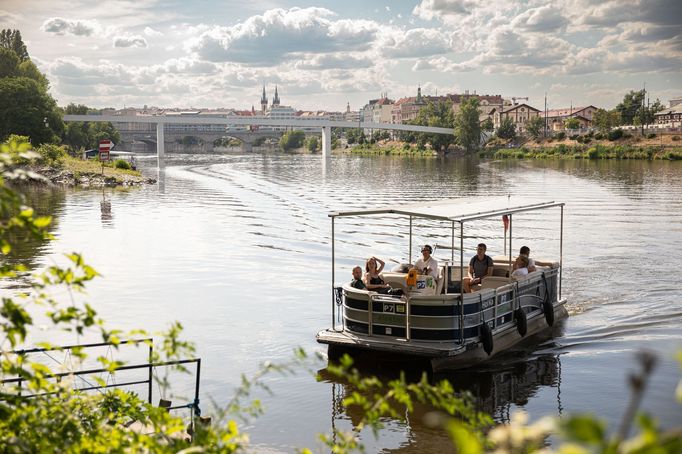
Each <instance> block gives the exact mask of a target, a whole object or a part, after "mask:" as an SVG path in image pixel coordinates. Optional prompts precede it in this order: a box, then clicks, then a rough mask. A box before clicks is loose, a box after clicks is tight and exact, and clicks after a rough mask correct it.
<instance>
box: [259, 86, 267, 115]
mask: <svg viewBox="0 0 682 454" xmlns="http://www.w3.org/2000/svg"><path fill="white" fill-rule="evenodd" d="M267 109H268V97H267V96H266V95H265V84H263V95H262V96H261V98H260V110H261V113H262V114H263V115H265V111H266V110H267Z"/></svg>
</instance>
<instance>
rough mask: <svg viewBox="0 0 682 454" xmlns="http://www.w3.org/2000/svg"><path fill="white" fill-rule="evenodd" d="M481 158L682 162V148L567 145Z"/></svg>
mask: <svg viewBox="0 0 682 454" xmlns="http://www.w3.org/2000/svg"><path fill="white" fill-rule="evenodd" d="M479 156H481V157H488V158H496V159H505V158H515V159H546V158H559V159H646V160H651V159H665V160H671V161H676V160H682V148H672V149H661V148H660V147H654V146H637V145H606V144H596V145H592V146H589V145H565V144H559V145H556V146H543V147H534V148H530V147H521V148H508V149H507V148H505V149H499V150H484V151H481V152H480V153H479Z"/></svg>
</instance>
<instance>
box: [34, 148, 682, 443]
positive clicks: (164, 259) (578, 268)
mask: <svg viewBox="0 0 682 454" xmlns="http://www.w3.org/2000/svg"><path fill="white" fill-rule="evenodd" d="M138 161H139V163H140V166H141V167H143V168H144V166H145V165H146V166H147V167H146V168H144V172H146V173H147V174H148V176H150V177H152V178H157V179H158V181H159V184H158V185H156V186H148V187H143V188H134V189H131V190H127V191H111V192H110V193H109V192H107V194H106V197H107V200H109V201H110V203H111V213H112V215H113V219H102V211H101V205H100V202H101V201H102V194H101V193H100V192H99V191H77V190H69V191H64V192H55V193H44V194H43V195H41V196H40V197H38V198H37V199H34V200H33V203H34V204H36V203H37V204H41V203H44V204H46V205H47V206H49V207H50V208H46V209H45V211H44V212H48V213H49V214H53V215H54V216H55V218H56V224H55V227H54V233H55V236H56V240H55V241H53V242H49V243H46V244H42V245H40V244H38V245H33V246H31V247H27V248H26V249H24V250H22V254H23V257H24V258H25V259H26V260H28V261H30V262H31V264H32V266H44V265H46V264H49V263H51V262H52V261H53V260H55V257H58V256H59V255H60V254H62V253H63V252H69V251H74V250H75V251H82V252H83V253H84V254H85V259H86V261H87V262H88V263H89V264H91V265H93V266H94V267H95V269H97V270H98V271H99V272H100V273H102V274H103V275H104V278H103V279H98V280H95V281H93V282H92V283H91V285H89V286H88V289H89V293H90V301H92V302H93V303H95V307H96V308H97V309H98V310H99V312H100V314H101V315H102V316H103V318H104V319H106V320H107V321H108V322H109V323H110V325H111V327H115V328H121V329H131V328H137V327H140V325H142V326H143V327H144V328H147V329H148V330H150V331H156V330H161V329H164V328H165V327H167V326H168V324H169V323H170V322H171V321H173V320H179V321H181V322H182V324H183V326H184V327H185V330H186V331H185V337H186V338H187V339H189V340H191V341H193V342H195V343H196V345H197V355H198V356H200V357H201V358H202V360H203V361H202V363H203V364H205V365H206V366H205V370H204V368H203V367H202V387H201V392H202V396H201V398H202V402H210V401H211V400H215V401H216V402H218V403H221V402H226V401H227V399H228V398H229V397H231V394H232V391H233V390H234V388H235V387H236V386H238V385H239V383H240V374H241V373H246V374H249V373H251V372H254V371H255V370H256V369H257V368H258V364H259V363H262V362H264V361H272V362H276V363H277V362H279V363H283V362H287V361H288V360H289V359H290V357H291V351H292V349H293V348H294V347H296V346H301V347H303V348H305V349H306V350H308V351H314V350H318V351H319V350H322V349H323V348H322V347H321V346H319V345H317V344H316V343H315V340H314V336H315V333H316V332H317V331H318V330H320V329H324V328H327V327H328V326H329V324H330V319H331V314H330V304H329V303H330V298H329V292H330V286H331V267H330V255H331V249H330V239H331V231H330V230H331V229H330V221H329V219H328V217H327V214H328V212H330V211H332V210H338V209H351V208H353V207H364V206H367V205H371V204H375V205H376V204H384V203H389V204H401V203H408V202H419V201H431V200H437V199H441V198H445V197H450V198H463V197H470V198H471V199H472V201H475V200H476V198H478V197H488V196H505V195H507V194H510V193H511V194H522V195H533V196H536V197H537V198H540V199H546V200H558V201H564V202H566V204H567V205H566V216H565V242H564V283H563V288H562V291H563V296H565V297H567V298H568V301H569V311H570V313H571V317H570V318H569V319H568V320H567V322H566V324H565V328H564V331H563V332H562V333H560V335H559V336H558V337H557V338H556V339H554V340H553V341H548V342H544V343H541V344H539V345H537V346H532V347H525V348H523V349H519V350H518V351H515V352H510V355H509V356H508V357H505V358H500V359H499V360H498V361H496V362H495V363H494V364H493V365H491V366H489V368H488V369H486V370H480V369H479V370H478V371H477V372H476V373H468V374H469V375H467V374H466V373H461V372H459V373H457V374H455V375H448V376H447V378H448V379H449V380H451V381H452V383H453V384H454V385H455V386H456V387H458V389H467V390H470V391H471V392H472V393H474V394H475V395H476V396H478V402H479V405H480V406H481V408H483V409H486V410H488V411H490V412H491V413H493V414H494V415H495V417H496V418H497V419H499V420H505V419H506V418H507V417H508V415H509V414H510V413H511V412H513V411H515V410H516V409H524V410H526V411H528V412H529V413H530V415H531V419H537V418H539V417H541V416H543V415H547V414H549V415H551V414H561V413H562V414H565V413H568V412H575V411H597V412H600V413H601V414H602V416H603V417H604V418H605V419H606V420H607V421H608V422H609V424H611V426H613V425H615V424H616V423H617V422H618V420H619V416H620V414H621V413H622V412H623V408H624V406H625V404H626V399H624V396H626V395H627V392H628V391H627V383H626V375H627V372H628V367H629V366H630V365H631V364H632V365H633V367H634V362H633V355H634V352H635V351H637V350H638V349H640V348H648V349H651V350H654V351H656V352H658V353H659V355H660V358H661V362H660V365H659V367H658V369H657V370H656V372H655V374H654V376H653V377H652V384H651V386H650V388H649V390H648V391H647V394H646V395H645V399H644V404H643V407H644V409H645V410H652V409H654V410H655V411H656V414H657V416H658V417H659V418H660V420H661V422H662V423H663V424H664V426H666V427H670V426H672V425H674V424H675V423H677V424H681V423H682V421H681V417H680V412H679V407H678V406H677V404H676V403H675V402H674V400H673V399H671V396H672V395H673V393H674V389H675V386H676V384H677V380H678V377H679V372H678V366H677V364H676V362H675V360H674V359H673V358H674V357H673V355H674V352H675V351H676V350H677V348H679V346H680V345H682V329H681V328H680V326H682V310H680V305H679V297H680V295H682V280H680V279H675V278H673V277H671V276H673V275H674V273H675V270H677V269H679V268H680V266H682V199H681V198H680V197H679V194H680V193H682V163H674V162H658V161H654V162H644V161H633V162H627V161H598V162H594V161H589V162H588V161H582V160H580V161H554V160H547V161H520V160H519V161H489V160H486V161H479V160H478V159H452V158H444V159H430V158H429V159H423V158H394V157H390V156H382V157H358V156H332V157H331V158H329V159H324V158H322V157H321V156H314V155H285V154H249V155H241V154H239V155H221V156H207V155H201V156H189V155H187V156H177V155H167V156H166V159H165V168H162V169H160V170H157V168H156V161H155V159H148V160H145V159H140V160H138ZM41 197H44V198H45V200H43V199H41ZM557 223H558V221H557V220H556V216H553V215H552V214H548V215H547V216H545V215H544V214H543V213H539V214H533V215H529V216H528V217H524V216H518V217H517V216H515V217H514V236H515V240H514V248H515V249H516V248H517V247H518V246H520V245H521V244H527V245H529V246H530V247H531V250H532V251H533V254H534V255H535V256H536V257H538V258H540V257H550V258H552V257H555V256H556V255H557V253H558V252H557V247H556V245H557V238H556V232H557V229H556V227H557ZM415 224H416V225H415V226H414V228H415V243H416V244H420V243H430V244H434V243H439V244H447V243H448V242H449V240H448V239H447V238H446V237H448V235H443V232H442V229H440V228H437V227H438V226H437V225H435V224H434V223H429V222H424V223H420V224H419V223H415ZM336 228H337V231H336V234H337V241H338V242H337V246H338V249H337V250H336V251H335V252H336V254H337V275H336V281H337V282H340V281H345V280H346V279H348V280H350V270H351V268H352V266H353V265H355V264H360V263H363V261H364V259H365V258H366V257H368V256H371V255H376V256H378V257H381V258H383V259H385V260H386V262H387V264H390V263H393V262H403V261H406V260H407V255H408V251H407V246H406V241H407V240H406V238H407V233H408V229H409V225H408V223H407V222H406V221H405V222H402V221H398V220H396V219H395V218H391V217H388V216H387V217H382V218H377V219H372V222H371V223H365V221H363V220H361V219H360V220H358V219H347V220H346V219H344V220H343V222H339V224H338V225H337V226H336ZM503 234H504V231H503V228H502V223H501V221H495V222H493V221H491V222H488V223H484V222H482V223H480V225H477V226H476V227H473V228H472V230H471V231H468V232H466V237H465V257H467V258H468V257H470V256H471V254H473V251H474V250H475V245H476V244H477V243H478V242H480V241H484V242H486V243H487V244H488V247H489V253H491V254H492V255H498V254H500V253H502V251H503ZM439 254H441V252H439V251H436V255H437V258H439V259H441V260H442V259H444V258H449V256H450V252H449V251H445V252H444V253H442V254H444V255H443V256H439ZM42 334H44V335H45V336H46V337H47V336H52V337H51V338H52V340H55V341H62V340H63V341H64V343H68V342H72V341H74V339H72V338H69V337H68V336H69V335H68V334H64V333H42ZM37 340H41V339H37ZM88 340H90V339H80V341H88ZM559 355H561V356H559ZM413 369H414V370H413ZM415 371H416V372H417V374H418V375H419V368H415V367H413V366H412V365H411V366H410V367H408V372H415ZM379 372H381V371H379ZM269 385H271V388H272V389H273V392H274V396H271V397H267V398H266V405H267V409H266V413H265V415H264V416H263V417H262V418H260V419H259V420H257V421H256V422H255V423H254V424H253V425H251V426H249V427H248V432H249V433H250V435H251V439H252V441H253V443H254V444H255V445H256V446H257V447H258V449H260V450H268V451H272V452H275V451H286V452H290V451H293V448H292V447H294V446H299V447H300V446H311V447H314V446H316V437H315V434H316V433H318V432H329V430H330V425H331V422H332V421H335V422H334V424H337V423H338V424H339V425H342V426H343V425H344V424H347V425H350V424H352V421H351V418H352V415H346V414H344V413H343V409H341V408H338V407H337V405H336V404H335V403H334V402H336V401H337V400H338V399H337V398H334V397H331V396H332V395H336V394H338V395H343V393H344V392H347V391H345V390H344V389H343V386H344V385H343V384H339V383H335V382H333V381H324V382H321V383H317V382H315V381H314V379H313V378H311V377H310V376H307V375H305V374H303V375H296V376H291V377H286V378H281V377H279V378H273V379H272V380H271V382H269ZM188 390H190V391H188V392H191V385H188ZM334 390H336V392H335V391H334ZM182 391H183V389H181V390H179V392H182ZM424 411H426V410H424ZM335 413H338V418H336V417H334V414H335ZM330 416H331V418H330ZM283 421H286V423H287V424H286V426H285V425H283ZM282 427H285V428H283V429H282V430H280V429H275V428H282ZM372 440H373V439H372V436H371V434H366V435H365V434H363V442H365V443H366V444H367V445H369V446H370V448H369V450H370V451H379V450H381V449H384V450H391V449H398V450H407V451H409V450H412V451H413V452H418V451H420V450H421V452H427V451H436V450H438V448H439V446H440V447H441V448H442V447H443V446H448V445H445V444H443V443H444V442H445V441H446V440H445V438H444V435H443V434H442V433H440V432H438V431H436V430H434V429H430V428H428V427H426V426H424V425H423V424H422V423H421V422H420V421H419V418H410V420H409V423H408V424H407V425H404V424H401V423H397V422H393V421H387V428H386V430H384V431H382V433H381V436H380V440H379V441H377V442H373V441H372ZM439 440H440V441H439ZM373 443H374V444H373ZM439 443H440V445H439ZM439 452H440V450H439Z"/></svg>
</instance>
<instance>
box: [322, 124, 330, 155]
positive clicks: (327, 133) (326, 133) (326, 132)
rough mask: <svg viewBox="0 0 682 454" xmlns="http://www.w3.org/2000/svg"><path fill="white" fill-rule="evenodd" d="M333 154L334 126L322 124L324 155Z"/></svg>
mask: <svg viewBox="0 0 682 454" xmlns="http://www.w3.org/2000/svg"><path fill="white" fill-rule="evenodd" d="M331 154H332V127H331V126H322V156H325V157H326V156H331Z"/></svg>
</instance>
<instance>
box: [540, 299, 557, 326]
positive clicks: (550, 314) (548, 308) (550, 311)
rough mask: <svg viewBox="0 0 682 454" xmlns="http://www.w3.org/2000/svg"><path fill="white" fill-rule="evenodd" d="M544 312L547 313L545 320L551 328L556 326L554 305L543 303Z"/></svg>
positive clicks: (547, 302)
mask: <svg viewBox="0 0 682 454" xmlns="http://www.w3.org/2000/svg"><path fill="white" fill-rule="evenodd" d="M542 311H543V312H544V313H545V320H546V321H547V324H548V325H549V326H552V325H554V305H552V303H550V302H549V301H547V300H545V301H543V302H542Z"/></svg>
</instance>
